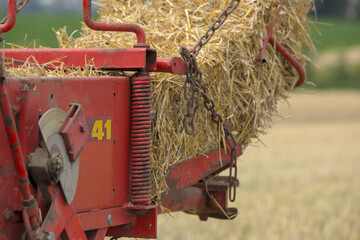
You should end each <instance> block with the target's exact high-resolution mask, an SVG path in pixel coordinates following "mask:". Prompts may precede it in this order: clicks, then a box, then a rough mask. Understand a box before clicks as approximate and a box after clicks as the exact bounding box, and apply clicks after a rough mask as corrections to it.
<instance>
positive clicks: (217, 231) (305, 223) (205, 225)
mask: <svg viewBox="0 0 360 240" xmlns="http://www.w3.org/2000/svg"><path fill="white" fill-rule="evenodd" d="M6 2H7V1H1V2H0V17H2V16H3V15H4V14H5V9H6ZM4 4H5V5H4ZM54 4H55V5H54ZM4 6H5V7H4ZM75 9H77V11H74V10H75ZM80 10H81V1H73V0H71V1H70V0H69V1H65V0H64V1H52V0H37V1H36V0H30V3H29V5H28V6H27V7H26V8H25V9H24V12H22V13H21V14H20V15H19V17H18V20H17V25H16V26H15V28H14V30H13V31H11V32H9V33H6V34H4V35H3V37H4V38H5V40H6V42H12V43H15V44H18V45H21V46H27V47H33V46H34V42H36V46H37V47H39V46H48V47H56V46H57V41H56V37H55V34H54V32H53V31H52V28H54V29H59V28H60V27H63V26H67V29H68V31H69V32H73V31H75V30H79V29H80V27H81V20H82V16H81V11H80ZM317 15H318V17H316V16H315V14H313V22H312V24H311V25H310V28H311V32H312V38H313V41H314V44H315V45H316V47H317V49H318V50H317V52H311V51H309V50H308V49H305V54H306V55H308V56H309V57H310V58H312V59H313V62H314V64H312V65H309V66H308V68H307V75H308V81H310V82H312V83H314V84H306V85H305V86H304V87H302V89H298V90H297V91H296V92H295V93H293V94H292V96H291V98H290V99H289V104H288V103H284V104H282V105H281V106H280V109H279V118H281V117H286V118H287V117H288V116H289V117H290V116H291V118H289V119H287V120H284V121H281V122H278V123H276V124H275V125H274V126H273V128H272V129H270V131H269V134H268V135H266V136H264V137H263V138H261V140H262V143H260V142H259V143H257V144H253V145H252V146H249V147H248V148H247V149H246V150H245V152H244V155H243V156H242V157H241V158H240V160H239V161H240V162H239V180H240V182H241V184H240V187H239V189H238V192H237V201H236V203H235V204H234V206H236V207H237V208H238V210H239V216H238V217H237V218H236V219H235V220H233V221H219V220H211V219H210V220H209V221H207V222H200V221H199V220H198V218H197V217H196V216H191V215H188V214H184V213H174V214H172V216H173V217H170V216H160V217H159V221H158V224H159V226H158V238H159V239H179V240H180V239H259V240H262V239H294V240H295V239H334V240H338V239H339V240H342V239H344V240H359V239H360V1H359V0H346V1H344V0H324V1H323V2H322V3H321V2H320V1H319V2H317ZM25 34H27V36H26V39H25ZM75 36H76V34H75ZM5 47H10V46H9V45H5ZM314 85H316V87H315V86H314ZM274 121H277V119H274Z"/></svg>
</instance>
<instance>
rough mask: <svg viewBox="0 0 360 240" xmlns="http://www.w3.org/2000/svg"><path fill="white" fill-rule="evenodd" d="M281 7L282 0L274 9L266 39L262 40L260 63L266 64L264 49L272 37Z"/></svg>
mask: <svg viewBox="0 0 360 240" xmlns="http://www.w3.org/2000/svg"><path fill="white" fill-rule="evenodd" d="M283 5H284V0H280V2H279V6H278V8H277V9H276V12H275V15H274V18H273V20H272V22H271V24H270V26H269V28H268V30H267V36H266V38H265V39H264V40H263V46H262V48H261V49H260V61H261V62H262V63H266V62H267V60H266V58H265V50H266V47H267V45H268V43H269V39H270V38H271V37H272V36H273V30H274V27H275V24H276V22H277V20H278V18H279V15H280V10H281V8H282V6H283Z"/></svg>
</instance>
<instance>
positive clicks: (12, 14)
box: [0, 0, 17, 33]
mask: <svg viewBox="0 0 360 240" xmlns="http://www.w3.org/2000/svg"><path fill="white" fill-rule="evenodd" d="M16 7H17V6H16V0H9V2H8V13H7V14H8V15H7V19H6V22H5V23H4V24H0V32H1V33H6V32H8V31H10V30H11V29H12V28H13V27H14V26H15V22H16V13H17V9H16Z"/></svg>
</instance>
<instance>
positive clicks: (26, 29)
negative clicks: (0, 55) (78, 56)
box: [3, 14, 82, 48]
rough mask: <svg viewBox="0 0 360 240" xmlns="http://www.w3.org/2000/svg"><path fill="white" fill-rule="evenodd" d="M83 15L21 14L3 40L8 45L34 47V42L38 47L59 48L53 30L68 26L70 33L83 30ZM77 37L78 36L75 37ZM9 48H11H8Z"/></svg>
mask: <svg viewBox="0 0 360 240" xmlns="http://www.w3.org/2000/svg"><path fill="white" fill-rule="evenodd" d="M81 21H82V15H81V14H76V15H35V14H28V15H22V14H19V15H18V17H17V19H16V25H15V27H14V28H13V29H12V30H11V31H10V32H8V33H5V34H3V38H4V39H5V40H6V42H8V43H14V44H17V45H20V46H24V45H25V46H26V47H32V46H33V44H34V41H36V46H45V47H53V48H54V47H57V46H58V44H57V39H56V35H55V33H54V32H53V30H52V28H54V29H56V30H57V29H59V28H62V27H64V26H67V30H68V32H69V33H72V32H73V31H75V30H80V28H81ZM75 36H76V35H75ZM6 47H9V46H6Z"/></svg>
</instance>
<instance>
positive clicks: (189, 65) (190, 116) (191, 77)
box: [180, 0, 241, 202]
mask: <svg viewBox="0 0 360 240" xmlns="http://www.w3.org/2000/svg"><path fill="white" fill-rule="evenodd" d="M240 1H241V0H232V1H231V2H230V4H229V5H228V6H227V8H226V9H225V10H224V11H223V12H222V13H221V14H220V15H219V17H218V19H217V20H216V21H215V22H214V23H213V24H211V26H210V27H209V28H208V29H207V31H206V32H205V34H204V35H203V36H202V37H201V38H200V39H199V40H198V42H197V43H196V44H195V46H194V48H193V50H192V51H191V52H190V51H189V50H188V49H187V48H185V47H181V48H180V55H181V57H182V58H183V60H184V62H185V64H186V80H185V83H184V98H185V100H186V101H187V106H186V113H185V115H184V122H183V125H184V129H185V132H186V133H187V134H188V135H192V134H193V133H194V132H195V124H194V119H195V115H196V111H197V109H198V108H199V101H200V97H202V98H203V99H204V106H205V108H206V109H207V110H208V111H209V112H210V113H211V119H212V121H213V122H214V123H216V124H217V125H218V126H219V127H221V130H222V133H223V135H224V138H225V145H226V146H224V147H225V148H227V147H229V148H230V151H231V161H230V170H229V200H230V201H231V202H234V201H235V198H236V177H237V165H236V158H237V143H236V141H235V138H234V136H233V135H232V133H231V131H230V130H229V128H228V127H226V126H225V124H224V122H223V118H222V117H221V115H220V114H218V113H217V112H216V110H215V104H214V101H213V100H212V99H211V98H210V97H209V96H208V95H207V94H206V88H205V86H204V85H203V83H202V73H201V71H200V69H199V66H198V64H197V62H196V56H197V55H198V54H199V52H200V50H201V49H202V47H203V46H204V45H206V44H207V43H208V42H209V41H210V39H211V38H212V37H213V36H214V34H215V31H216V30H217V29H219V28H220V27H221V26H222V25H223V24H224V22H225V21H226V19H227V17H228V16H229V15H230V14H231V13H232V12H233V11H234V10H235V9H236V8H237V7H238V6H239V4H240Z"/></svg>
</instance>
